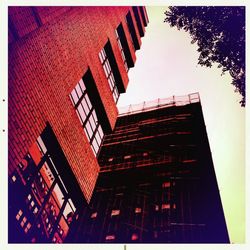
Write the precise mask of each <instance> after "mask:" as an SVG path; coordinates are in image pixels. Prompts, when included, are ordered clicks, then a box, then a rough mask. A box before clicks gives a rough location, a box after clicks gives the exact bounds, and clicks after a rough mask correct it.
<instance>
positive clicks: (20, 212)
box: [16, 209, 23, 220]
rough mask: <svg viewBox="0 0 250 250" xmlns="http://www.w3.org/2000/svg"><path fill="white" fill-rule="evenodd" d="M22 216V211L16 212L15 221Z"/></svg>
mask: <svg viewBox="0 0 250 250" xmlns="http://www.w3.org/2000/svg"><path fill="white" fill-rule="evenodd" d="M22 214H23V211H22V210H21V209H20V210H19V211H18V213H17V215H16V219H17V220H19V219H20V217H21V216H22Z"/></svg>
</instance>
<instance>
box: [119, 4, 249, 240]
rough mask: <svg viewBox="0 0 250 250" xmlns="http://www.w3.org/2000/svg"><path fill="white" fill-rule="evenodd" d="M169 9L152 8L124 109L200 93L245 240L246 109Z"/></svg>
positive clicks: (234, 233)
mask: <svg viewBox="0 0 250 250" xmlns="http://www.w3.org/2000/svg"><path fill="white" fill-rule="evenodd" d="M166 9H167V7H166V6H165V7H161V6H157V7H153V6H150V7H147V13H148V17H149V24H148V26H147V27H146V33H145V36H144V37H143V38H142V46H141V49H140V50H138V51H137V52H136V57H137V61H136V63H135V67H134V68H131V69H130V70H129V84H128V88H127V91H126V93H125V94H122V95H121V96H120V99H119V101H118V107H123V106H127V105H129V104H137V103H141V102H143V101H149V100H155V99H158V98H166V97H170V96H173V95H176V96H178V95H186V94H190V93H194V92H199V94H200V98H201V105H202V110H203V116H204V119H205V124H206V129H207V134H208V138H209V143H210V149H211V152H212V157H213V162H214V168H215V172H216V177H217V181H218V185H219V190H220V195H221V200H222V204H223V209H224V214H225V217H226V223H227V227H228V231H229V237H230V241H231V243H244V242H245V235H244V234H245V200H244V196H245V109H244V108H242V107H241V106H240V104H239V101H240V100H241V97H240V95H239V94H238V93H235V92H234V87H233V85H231V84H230V83H231V77H230V75H229V74H228V73H226V74H225V75H223V76H221V69H218V68H217V65H214V66H213V67H212V68H207V67H201V66H200V65H198V64H197V62H198V56H199V54H198V52H197V48H198V47H197V45H196V44H191V43H190V42H191V39H190V36H189V34H188V33H187V32H184V31H182V30H180V31H178V30H177V29H176V28H175V27H173V28H170V26H169V25H168V24H167V23H164V22H163V20H164V16H165V15H164V11H165V10H166Z"/></svg>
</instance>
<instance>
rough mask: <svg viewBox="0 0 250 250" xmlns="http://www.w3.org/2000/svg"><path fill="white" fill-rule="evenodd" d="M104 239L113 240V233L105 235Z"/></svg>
mask: <svg viewBox="0 0 250 250" xmlns="http://www.w3.org/2000/svg"><path fill="white" fill-rule="evenodd" d="M105 239H106V240H114V239H115V235H113V234H112V235H107V236H106V238H105Z"/></svg>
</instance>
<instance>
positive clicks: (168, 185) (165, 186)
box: [162, 181, 170, 188]
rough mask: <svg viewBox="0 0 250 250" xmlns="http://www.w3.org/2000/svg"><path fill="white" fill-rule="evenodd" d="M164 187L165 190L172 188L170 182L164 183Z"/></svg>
mask: <svg viewBox="0 0 250 250" xmlns="http://www.w3.org/2000/svg"><path fill="white" fill-rule="evenodd" d="M162 187H163V188H168V187H170V182H169V181H167V182H163V183H162Z"/></svg>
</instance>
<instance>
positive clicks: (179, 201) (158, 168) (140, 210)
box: [75, 93, 229, 243]
mask: <svg viewBox="0 0 250 250" xmlns="http://www.w3.org/2000/svg"><path fill="white" fill-rule="evenodd" d="M98 160H99V164H100V166H101V172H100V175H99V177H98V181H97V184H96V188H95V191H94V194H93V197H92V199H91V202H90V210H89V211H87V214H84V215H83V216H82V219H80V220H79V223H80V225H79V227H78V230H77V231H75V241H76V242H91V243H101V242H106V243H229V237H228V233H227V227H226V222H225V218H224V213H223V208H222V204H221V200H220V195H219V189H218V185H217V181H216V176H215V172H214V167H213V161H212V157H211V152H210V148H209V142H208V138H207V133H206V127H205V123H204V119H203V115H202V108H201V104H200V100H199V95H198V94H197V93H195V94H190V95H188V96H183V97H172V98H169V99H159V100H157V101H156V102H149V103H143V104H141V105H137V106H130V107H129V109H128V110H127V111H126V112H125V113H122V114H121V115H120V116H119V117H118V119H117V122H116V125H115V128H114V130H113V132H112V133H111V134H108V135H106V136H105V139H104V142H103V145H102V148H101V152H100V155H99V158H98Z"/></svg>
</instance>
